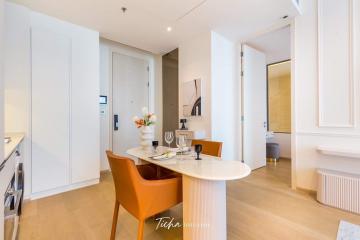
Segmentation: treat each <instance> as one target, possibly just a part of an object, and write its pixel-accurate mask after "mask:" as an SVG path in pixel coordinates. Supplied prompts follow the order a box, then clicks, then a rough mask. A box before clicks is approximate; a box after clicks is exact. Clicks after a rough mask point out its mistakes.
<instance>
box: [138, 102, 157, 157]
mask: <svg viewBox="0 0 360 240" xmlns="http://www.w3.org/2000/svg"><path fill="white" fill-rule="evenodd" d="M142 115H143V116H142V118H139V117H138V116H135V117H134V118H133V121H134V123H135V125H136V127H137V128H139V129H141V131H140V133H141V136H140V145H141V147H142V148H143V149H144V150H148V149H151V146H152V141H153V140H154V128H153V126H154V125H155V123H156V115H155V114H154V113H150V112H149V110H148V108H147V107H143V109H142Z"/></svg>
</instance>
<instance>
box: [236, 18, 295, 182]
mask: <svg viewBox="0 0 360 240" xmlns="http://www.w3.org/2000/svg"><path fill="white" fill-rule="evenodd" d="M286 26H289V27H290V42H291V43H290V48H291V49H290V56H291V188H292V189H296V140H297V138H296V109H295V107H296V91H295V86H296V85H295V61H296V59H295V57H296V54H295V19H291V20H289V21H286V22H284V23H282V24H279V25H276V26H274V27H271V28H269V29H267V30H265V31H262V32H259V33H257V34H255V35H252V36H250V37H249V38H247V39H243V40H242V41H241V42H240V43H239V44H238V47H237V50H238V54H237V56H238V58H239V61H238V65H239V66H240V67H239V71H238V76H239V79H240V81H239V82H240V84H239V92H240V97H239V99H238V101H239V102H240V104H239V122H240V123H241V127H240V128H239V134H240V136H241V137H240V141H239V145H238V147H239V149H240V151H241V152H240V156H241V160H242V161H243V159H244V158H243V152H244V149H243V142H244V135H243V132H244V131H243V126H244V121H243V94H242V91H243V77H242V69H243V66H242V57H241V52H242V48H241V46H242V45H243V44H246V42H247V41H248V40H250V39H253V38H256V37H258V36H261V35H263V34H266V33H269V32H273V31H276V30H279V29H281V28H283V27H286Z"/></svg>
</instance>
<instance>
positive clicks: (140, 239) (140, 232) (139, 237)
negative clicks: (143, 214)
mask: <svg viewBox="0 0 360 240" xmlns="http://www.w3.org/2000/svg"><path fill="white" fill-rule="evenodd" d="M144 223H145V220H139V228H138V235H137V240H143V236H144Z"/></svg>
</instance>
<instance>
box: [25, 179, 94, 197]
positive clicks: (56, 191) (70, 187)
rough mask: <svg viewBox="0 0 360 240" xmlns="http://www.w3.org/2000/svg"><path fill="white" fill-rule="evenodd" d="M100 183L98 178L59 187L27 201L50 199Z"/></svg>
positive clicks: (35, 194) (39, 193) (35, 195)
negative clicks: (53, 196) (50, 197)
mask: <svg viewBox="0 0 360 240" xmlns="http://www.w3.org/2000/svg"><path fill="white" fill-rule="evenodd" d="M99 182H100V181H99V178H96V179H92V180H87V181H84V182H79V183H74V184H70V185H66V186H63V187H58V188H55V189H51V190H47V191H43V192H37V193H32V194H31V195H30V196H26V197H25V200H27V199H29V200H36V199H39V198H44V197H49V196H52V195H56V194H59V193H63V192H68V191H71V190H75V189H79V188H83V187H87V186H91V185H95V184H98V183H99Z"/></svg>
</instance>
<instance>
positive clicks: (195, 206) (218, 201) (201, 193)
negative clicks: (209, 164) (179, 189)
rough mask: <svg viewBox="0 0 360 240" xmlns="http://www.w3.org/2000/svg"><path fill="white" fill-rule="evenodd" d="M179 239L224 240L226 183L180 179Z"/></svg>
mask: <svg viewBox="0 0 360 240" xmlns="http://www.w3.org/2000/svg"><path fill="white" fill-rule="evenodd" d="M183 221H184V223H183V233H184V236H183V238H184V239H186V240H226V183H225V181H209V180H202V179H198V178H193V177H189V176H185V175H183Z"/></svg>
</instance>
